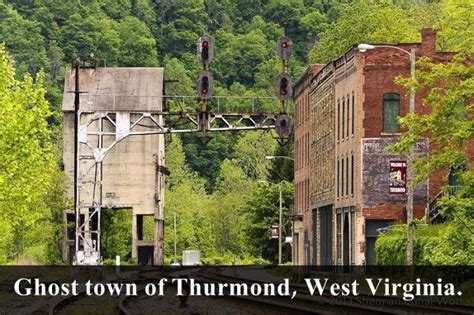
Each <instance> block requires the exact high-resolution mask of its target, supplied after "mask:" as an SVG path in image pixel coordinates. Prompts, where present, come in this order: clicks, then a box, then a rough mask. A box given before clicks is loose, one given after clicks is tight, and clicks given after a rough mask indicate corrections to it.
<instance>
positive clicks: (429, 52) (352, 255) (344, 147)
mask: <svg viewBox="0 0 474 315" xmlns="http://www.w3.org/2000/svg"><path fill="white" fill-rule="evenodd" d="M421 35H422V41H421V43H409V44H397V45H396V46H398V47H400V48H403V49H405V50H408V51H409V50H410V49H411V48H415V49H416V55H417V58H419V57H423V56H427V57H430V58H432V59H433V60H436V61H438V62H443V61H447V60H449V59H450V57H451V54H450V53H445V52H436V49H435V47H436V32H435V31H434V30H432V29H423V30H422V31H421ZM409 74H410V61H409V57H408V56H407V55H406V54H405V53H404V52H402V51H398V50H396V49H391V48H377V49H373V50H368V51H367V52H365V53H361V52H359V51H358V49H357V47H355V46H354V47H352V48H351V49H349V50H348V51H347V52H346V53H345V54H343V55H342V56H340V57H338V58H337V59H334V60H333V61H331V62H329V63H327V64H326V65H311V66H310V67H308V69H307V70H306V72H305V73H304V74H303V75H302V77H301V78H300V79H299V80H298V81H297V82H296V84H295V104H296V123H295V216H294V228H295V235H294V244H293V245H294V246H293V257H294V261H293V262H294V264H298V265H303V264H307V265H333V264H337V265H350V264H356V265H361V264H373V263H375V255H374V244H375V240H376V237H377V229H379V228H382V227H386V226H389V225H392V224H394V223H397V222H403V221H404V220H406V211H405V204H406V194H405V193H404V190H405V189H406V188H403V187H393V185H395V186H396V185H398V183H400V182H398V181H397V180H399V179H403V176H404V174H405V171H404V170H406V157H405V156H400V155H396V154H392V153H389V152H387V151H386V150H385V147H386V146H387V145H389V144H391V143H394V142H396V140H397V139H398V137H399V135H400V128H399V126H398V123H397V120H396V118H397V116H404V115H406V114H407V112H408V95H407V90H406V89H405V88H403V87H402V86H400V85H397V84H395V83H394V79H395V78H396V77H397V76H399V75H401V76H404V77H408V76H409ZM425 95H426V94H425ZM425 95H423V93H419V94H417V95H416V105H415V110H416V112H424V111H426V110H427V109H426V108H425V107H423V106H422V105H421V103H422V99H423V97H424V96H425ZM426 150H428V142H421V143H419V144H418V145H417V148H416V151H418V152H426ZM400 176H402V178H400ZM391 177H392V180H391V179H390V178H391ZM401 185H402V186H403V184H401ZM442 185H443V182H442V179H441V177H439V176H438V177H436V178H435V177H433V178H431V179H430V180H428V181H425V182H422V183H420V184H419V185H418V186H417V187H416V188H415V192H414V215H415V217H416V218H421V217H423V215H424V209H425V206H426V204H427V203H428V202H429V201H430V200H431V199H432V198H433V197H434V196H435V195H436V194H437V193H438V192H439V191H440V187H441V186H442Z"/></svg>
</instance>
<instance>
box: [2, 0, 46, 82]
mask: <svg viewBox="0 0 474 315" xmlns="http://www.w3.org/2000/svg"><path fill="white" fill-rule="evenodd" d="M2 42H3V43H5V45H6V47H7V49H8V50H9V51H10V53H11V55H12V58H13V60H14V62H15V66H16V68H17V72H18V74H20V75H23V74H25V73H27V72H29V73H32V74H36V73H37V72H38V71H39V70H40V69H46V68H47V67H48V65H49V64H48V57H47V54H46V49H45V41H44V38H43V36H42V35H41V31H40V27H39V25H38V24H37V23H35V22H32V21H29V20H27V19H25V18H23V17H22V16H21V15H20V14H18V12H16V10H14V9H13V8H12V7H11V6H10V5H7V4H4V3H1V2H0V43H2Z"/></svg>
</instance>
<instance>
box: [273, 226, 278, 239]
mask: <svg viewBox="0 0 474 315" xmlns="http://www.w3.org/2000/svg"><path fill="white" fill-rule="evenodd" d="M272 238H278V224H272Z"/></svg>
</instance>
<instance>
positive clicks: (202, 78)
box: [197, 71, 213, 100]
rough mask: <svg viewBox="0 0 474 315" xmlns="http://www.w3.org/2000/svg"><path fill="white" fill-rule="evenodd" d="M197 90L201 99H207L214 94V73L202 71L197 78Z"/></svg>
mask: <svg viewBox="0 0 474 315" xmlns="http://www.w3.org/2000/svg"><path fill="white" fill-rule="evenodd" d="M197 92H198V95H199V98H200V99H203V100H207V99H209V98H210V97H211V96H212V92H213V78H212V73H210V72H208V71H201V73H199V77H198V80H197Z"/></svg>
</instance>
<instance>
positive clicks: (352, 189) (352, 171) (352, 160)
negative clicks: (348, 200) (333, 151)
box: [351, 154, 354, 195]
mask: <svg viewBox="0 0 474 315" xmlns="http://www.w3.org/2000/svg"><path fill="white" fill-rule="evenodd" d="M351 195H354V154H352V155H351Z"/></svg>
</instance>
